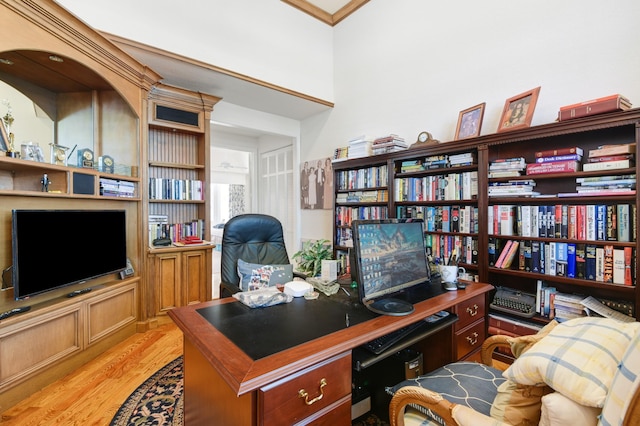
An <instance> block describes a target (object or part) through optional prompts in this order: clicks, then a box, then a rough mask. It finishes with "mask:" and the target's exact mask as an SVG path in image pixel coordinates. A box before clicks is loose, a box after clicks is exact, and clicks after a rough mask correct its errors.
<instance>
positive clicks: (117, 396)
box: [0, 318, 182, 426]
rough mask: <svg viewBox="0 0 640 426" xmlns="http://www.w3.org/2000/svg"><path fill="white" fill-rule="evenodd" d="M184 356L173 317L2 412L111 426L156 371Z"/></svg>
mask: <svg viewBox="0 0 640 426" xmlns="http://www.w3.org/2000/svg"><path fill="white" fill-rule="evenodd" d="M180 355H182V332H181V331H180V330H179V329H178V328H177V327H176V326H175V324H173V322H172V321H171V320H170V319H169V318H166V319H163V320H162V321H161V325H160V326H159V327H158V328H155V329H153V330H150V331H148V332H146V333H138V334H135V335H133V336H131V337H130V338H128V339H127V340H125V341H123V342H122V343H120V344H119V345H117V346H115V347H113V348H112V349H110V350H108V351H107V352H105V353H103V354H102V355H100V356H99V357H98V358H96V359H94V360H92V361H90V362H89V363H87V364H85V365H84V366H83V367H82V368H80V369H78V370H77V371H75V372H73V373H71V374H69V375H68V376H66V377H64V378H62V379H60V380H58V381H57V382H55V383H52V384H51V385H49V386H47V387H46V388H44V389H42V390H40V391H38V392H36V393H35V394H33V395H31V396H30V397H29V398H27V399H25V400H24V401H22V402H20V403H19V404H18V405H15V406H13V407H12V408H10V409H9V410H7V411H5V412H4V413H2V420H1V421H0V423H1V424H2V425H3V426H4V425H7V426H9V425H20V426H27V425H39V426H44V425H47V426H49V425H65V426H67V425H69V426H70V425H78V426H79V425H83V426H90V425H95V426H105V425H108V424H109V422H110V421H111V419H112V418H113V416H114V415H115V413H116V411H118V408H120V405H121V404H122V403H123V402H124V400H125V399H126V398H127V397H128V396H129V395H130V394H131V392H133V391H134V390H135V389H136V388H137V387H138V386H139V385H140V384H141V383H143V382H144V381H145V380H146V379H147V378H148V377H150V376H151V375H152V374H153V373H155V372H156V371H157V370H159V369H160V368H162V367H163V366H165V365H166V364H167V363H169V362H171V361H173V360H174V359H175V358H176V357H178V356H180Z"/></svg>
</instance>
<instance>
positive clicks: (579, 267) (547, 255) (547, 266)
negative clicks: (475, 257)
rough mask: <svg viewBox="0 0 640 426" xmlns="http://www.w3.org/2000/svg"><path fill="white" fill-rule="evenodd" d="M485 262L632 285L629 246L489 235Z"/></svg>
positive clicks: (633, 274)
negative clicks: (487, 258)
mask: <svg viewBox="0 0 640 426" xmlns="http://www.w3.org/2000/svg"><path fill="white" fill-rule="evenodd" d="M488 253H489V266H492V267H494V268H501V269H514V270H520V271H525V272H532V273H537V274H544V275H551V276H556V277H567V278H577V279H584V280H590V281H597V282H602V283H610V284H621V285H634V283H635V258H636V253H635V250H634V249H633V248H632V247H614V246H613V245H610V244H605V245H604V246H597V245H594V244H586V243H566V242H543V241H528V240H525V241H518V240H501V239H496V238H493V237H491V238H489V251H488Z"/></svg>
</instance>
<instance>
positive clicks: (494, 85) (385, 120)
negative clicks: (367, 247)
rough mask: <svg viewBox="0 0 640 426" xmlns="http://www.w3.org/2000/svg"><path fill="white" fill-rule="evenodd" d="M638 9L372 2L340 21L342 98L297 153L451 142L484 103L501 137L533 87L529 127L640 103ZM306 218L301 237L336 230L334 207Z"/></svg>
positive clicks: (593, 4)
mask: <svg viewBox="0 0 640 426" xmlns="http://www.w3.org/2000/svg"><path fill="white" fill-rule="evenodd" d="M639 17H640V2H638V1H637V0H618V1H615V2H603V1H601V0H564V1H561V2H558V1H554V0H539V1H535V2H522V1H510V0H491V1H482V2H479V1H477V0H458V1H455V2H452V1H440V2H435V1H424V0H394V1H384V0H373V1H370V2H369V3H367V4H366V5H365V6H363V7H362V8H361V9H359V10H358V11H357V12H356V13H355V14H354V15H352V16H350V17H349V18H347V19H346V20H344V21H343V22H341V23H340V24H338V25H337V26H336V27H335V32H334V63H335V69H334V74H335V94H336V96H335V105H336V106H335V108H334V109H333V110H332V111H330V112H328V113H325V114H321V115H320V116H317V117H313V118H311V119H307V120H306V121H305V122H304V123H303V126H302V131H301V135H302V136H301V138H302V139H301V140H302V148H301V150H302V153H301V158H302V159H303V160H304V159H313V158H320V157H323V156H327V155H330V154H332V151H333V149H334V148H336V147H339V146H345V145H347V141H348V140H349V139H350V138H352V137H354V136H358V135H361V134H367V135H369V136H372V137H376V136H380V135H383V134H386V133H396V134H399V135H401V136H403V137H404V138H405V139H406V140H407V141H408V142H410V143H412V142H414V141H415V138H416V136H417V135H418V133H419V132H420V131H422V130H428V131H430V132H431V133H432V134H433V136H434V138H436V139H439V140H441V141H448V140H451V139H453V137H454V134H455V128H456V124H457V120H458V113H459V112H460V111H461V110H464V109H466V108H468V107H471V106H474V105H477V104H479V103H481V102H486V110H485V118H484V123H483V126H482V132H481V133H482V134H489V133H494V132H495V131H496V129H497V126H498V120H499V118H500V115H501V113H502V109H503V107H504V102H505V100H506V99H508V98H510V97H512V96H514V95H517V94H520V93H522V92H525V91H527V90H529V89H532V88H534V87H537V86H541V91H540V98H539V100H538V104H537V107H536V110H535V113H534V116H533V123H532V124H533V125H537V124H544V123H549V122H552V121H554V120H555V119H556V117H557V112H558V108H559V107H560V106H562V105H567V104H572V103H576V102H580V101H583V100H588V99H593V98H597V97H601V96H606V95H609V94H613V93H621V94H624V95H625V96H627V97H628V98H630V100H631V101H632V102H635V104H636V106H640V78H639V76H640V54H638V47H637V45H638V42H639V41H640V25H638V18H639ZM301 221H302V223H303V224H310V225H309V226H304V225H303V227H302V238H320V237H323V236H324V237H325V238H326V237H327V236H331V235H332V233H331V232H332V231H331V227H332V217H331V211H326V210H325V211H307V210H303V211H302V213H301Z"/></svg>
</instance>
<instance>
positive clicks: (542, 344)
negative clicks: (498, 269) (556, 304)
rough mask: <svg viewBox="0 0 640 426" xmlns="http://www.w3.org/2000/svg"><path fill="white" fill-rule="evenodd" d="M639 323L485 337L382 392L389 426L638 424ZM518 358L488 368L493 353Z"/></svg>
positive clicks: (569, 325)
mask: <svg viewBox="0 0 640 426" xmlns="http://www.w3.org/2000/svg"><path fill="white" fill-rule="evenodd" d="M639 330H640V323H638V322H629V323H623V322H618V321H616V320H613V319H605V318H592V317H585V318H579V319H574V320H570V321H566V322H563V323H560V324H558V323H556V322H555V321H553V322H551V323H549V325H547V326H546V327H545V328H543V329H542V330H541V331H540V332H539V333H538V334H536V335H532V336H522V337H517V338H511V337H507V336H491V337H490V338H488V339H487V340H486V341H485V343H484V345H483V347H482V363H473V362H458V363H453V364H449V365H447V366H445V367H443V368H441V369H438V370H436V371H434V372H432V373H429V374H427V375H423V376H420V377H417V378H415V379H409V380H405V381H404V382H402V383H399V384H398V385H396V386H394V387H392V388H389V389H388V392H389V393H391V394H392V395H393V397H392V399H391V403H390V405H389V418H390V420H391V425H392V426H396V425H398V426H402V425H407V426H409V425H422V426H426V425H446V426H450V425H460V426H484V425H492V426H514V425H521V426H527V425H532V426H533V425H538V424H539V425H540V426H552V425H553V426H556V425H558V426H560V425H561V426H567V425H569V426H578V425H580V426H595V425H598V426H600V425H603V426H611V425H624V426H627V425H628V426H631V425H640V390H639V388H640V386H639V385H640V332H639ZM498 346H507V347H510V348H511V350H512V352H513V353H514V355H515V356H516V357H517V358H516V360H515V362H514V363H513V364H512V365H511V366H509V367H508V368H507V369H506V370H505V371H504V372H503V371H500V370H498V369H496V368H494V367H492V366H491V364H492V354H493V351H494V349H495V348H496V347H498Z"/></svg>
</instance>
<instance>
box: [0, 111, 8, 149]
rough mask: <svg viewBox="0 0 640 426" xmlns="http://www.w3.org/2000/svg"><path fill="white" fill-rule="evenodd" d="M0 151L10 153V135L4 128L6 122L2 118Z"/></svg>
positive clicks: (0, 123) (0, 124)
mask: <svg viewBox="0 0 640 426" xmlns="http://www.w3.org/2000/svg"><path fill="white" fill-rule="evenodd" d="M0 151H5V152H6V151H9V135H7V129H5V128H4V121H3V120H2V119H1V118H0Z"/></svg>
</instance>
